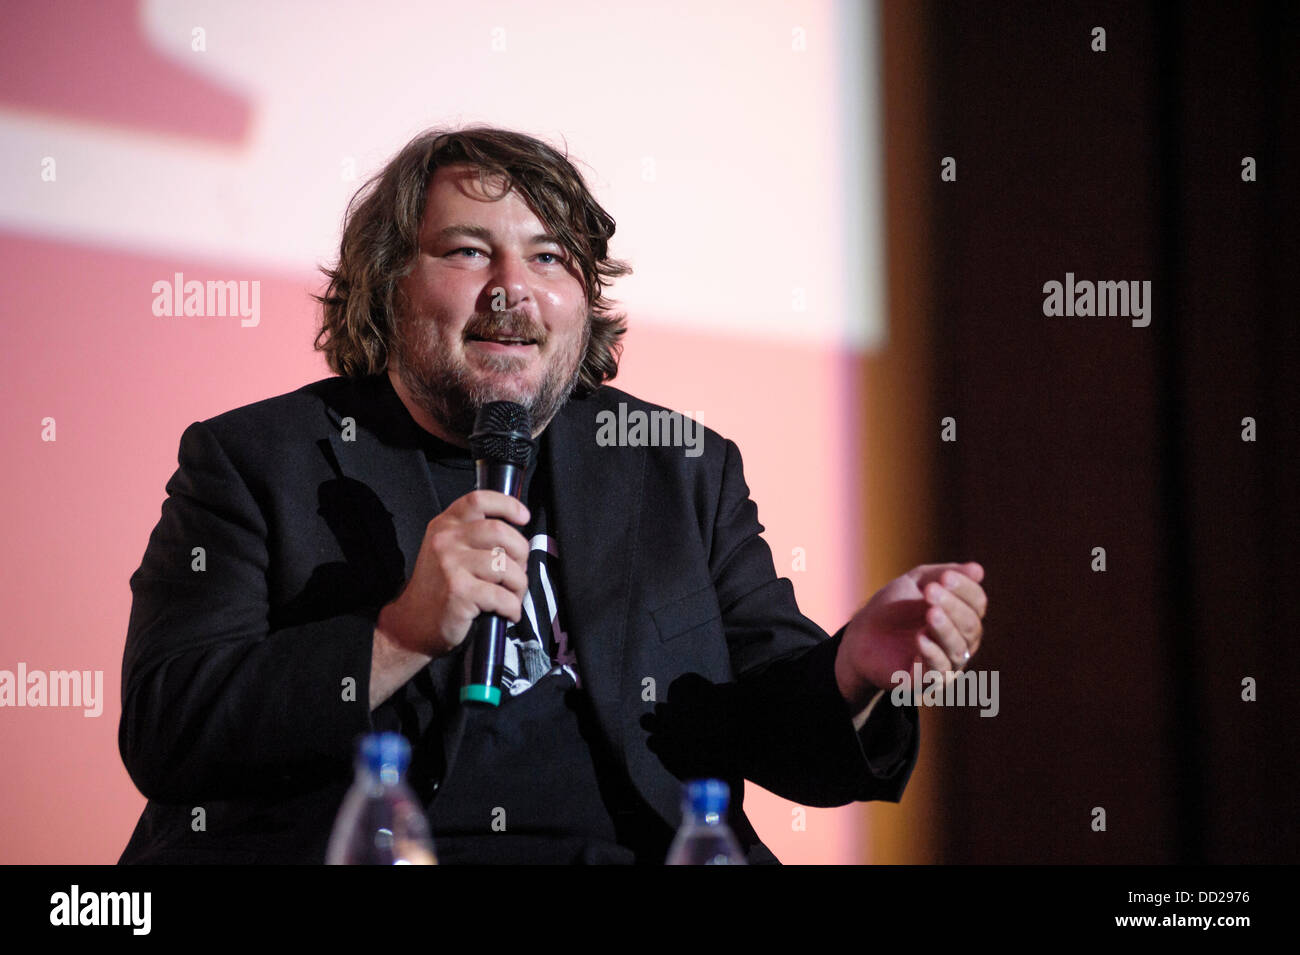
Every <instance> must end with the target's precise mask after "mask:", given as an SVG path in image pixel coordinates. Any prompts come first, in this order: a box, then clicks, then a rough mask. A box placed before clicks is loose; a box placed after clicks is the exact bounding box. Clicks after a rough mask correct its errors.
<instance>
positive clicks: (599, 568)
mask: <svg viewBox="0 0 1300 955" xmlns="http://www.w3.org/2000/svg"><path fill="white" fill-rule="evenodd" d="M600 406H601V403H600V402H599V401H597V400H596V399H595V397H594V396H593V397H591V398H587V399H577V400H570V401H569V402H567V403H566V404H565V405H564V407H563V408H562V409H561V410H560V412H559V413H558V414H557V415H556V416H555V418H554V419H552V421H551V424H550V425H549V426H548V428H547V432H548V435H549V440H548V441H547V454H548V457H549V461H548V463H549V465H550V472H551V482H552V488H553V494H552V497H553V499H554V500H553V502H552V506H553V512H554V522H553V525H552V526H553V527H554V531H553V533H554V536H555V538H556V540H557V541H558V544H559V548H560V573H561V575H562V578H561V579H562V586H561V588H560V590H561V593H562V596H561V597H560V598H558V599H559V600H560V603H561V607H560V612H561V613H562V614H563V615H564V616H563V617H562V618H561V619H562V621H563V623H564V625H565V627H566V629H567V631H568V633H569V636H570V638H571V640H572V643H573V647H574V653H575V654H576V656H577V658H578V668H579V673H580V675H581V677H582V680H583V684H584V687H585V689H586V691H587V694H588V695H589V697H590V698H591V701H592V704H593V707H594V709H595V712H596V718H597V721H598V722H599V723H600V725H601V727H602V729H603V730H604V731H605V736H606V738H607V739H608V740H609V742H610V743H611V744H612V745H613V747H614V749H615V751H616V754H617V756H618V758H619V760H620V761H623V762H624V763H626V753H625V740H624V738H623V719H622V716H623V707H624V704H625V700H624V699H623V696H624V693H625V692H627V691H626V690H625V689H624V687H623V679H622V671H623V647H624V643H625V641H626V639H627V633H626V627H627V615H628V595H629V591H630V584H631V574H632V568H633V566H634V564H635V558H636V537H637V535H636V533H635V530H636V527H637V521H638V520H639V519H640V512H641V491H642V483H643V477H644V475H643V468H644V463H645V455H644V454H642V453H639V452H638V451H637V450H635V449H627V448H618V447H600V446H598V445H597V444H596V433H597V426H596V413H597V412H598V411H599V410H601V407H600Z"/></svg>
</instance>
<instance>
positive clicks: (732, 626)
mask: <svg viewBox="0 0 1300 955" xmlns="http://www.w3.org/2000/svg"><path fill="white" fill-rule="evenodd" d="M725 448H726V453H725V461H724V466H723V475H722V487H721V492H720V496H719V499H718V506H717V511H716V522H715V527H714V537H713V546H712V548H711V554H710V571H711V573H712V574H713V579H714V586H715V589H716V591H717V595H718V604H719V608H720V609H721V611H722V618H723V626H724V629H725V632H726V637H727V643H728V648H729V651H730V655H731V660H732V669H733V671H734V672H735V674H736V685H735V688H734V691H735V693H736V705H735V710H734V712H735V713H736V721H737V725H736V726H734V727H733V739H735V740H738V741H739V745H740V750H741V753H740V755H741V761H742V765H741V768H742V771H743V773H744V776H745V778H747V779H750V780H752V781H753V782H755V783H758V784H759V785H760V786H762V787H764V788H765V789H768V790H770V791H772V792H774V793H776V794H778V795H780V796H783V797H785V798H787V799H791V800H794V801H796V802H799V803H803V804H805V805H809V806H841V805H845V804H847V803H850V802H853V801H856V800H865V799H883V800H888V801H891V802H897V801H898V799H899V798H900V797H901V795H902V792H903V788H904V787H905V786H906V784H907V780H908V778H909V776H910V775H911V772H912V768H913V766H914V765H915V762H916V756H917V752H918V747H919V744H920V728H919V721H918V719H917V712H916V709H915V707H913V706H898V705H895V704H893V703H892V702H891V700H890V699H889V696H888V694H887V695H886V696H885V697H884V698H883V699H881V700H880V701H879V703H877V705H876V707H875V709H874V710H873V711H872V713H871V715H870V717H868V719H867V721H866V723H865V724H864V725H863V727H862V729H861V730H855V729H854V728H853V716H854V714H853V713H852V712H850V707H849V704H848V703H847V702H846V701H845V700H844V698H843V697H842V696H841V695H840V693H839V688H838V686H837V684H836V681H835V672H834V665H835V655H836V652H837V651H838V649H839V645H840V642H841V640H842V639H843V636H844V629H843V628H841V629H840V630H839V631H838V632H837V633H836V634H835V635H834V636H833V637H828V636H827V635H826V632H825V631H824V630H822V629H821V628H820V627H818V626H817V624H815V623H813V622H812V621H811V620H809V619H808V618H807V617H805V616H804V615H803V614H802V613H800V611H799V607H798V605H797V603H796V601H795V595H794V587H793V586H792V585H791V583H790V581H789V580H788V579H786V578H778V577H777V576H776V570H775V567H774V565H773V562H772V554H771V550H770V549H769V548H768V546H767V543H766V542H765V541H764V540H763V538H762V537H761V536H760V534H761V532H762V530H763V526H762V525H761V524H760V523H759V521H758V509H757V507H756V506H755V504H754V502H753V501H752V500H751V499H750V496H749V488H748V486H747V485H746V483H745V479H744V473H743V466H742V463H741V458H740V451H739V449H738V448H737V447H736V445H735V444H734V443H733V442H731V441H730V440H728V441H726V444H725Z"/></svg>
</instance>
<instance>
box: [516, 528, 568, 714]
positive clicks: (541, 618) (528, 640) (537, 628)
mask: <svg viewBox="0 0 1300 955" xmlns="http://www.w3.org/2000/svg"><path fill="white" fill-rule="evenodd" d="M559 559H560V549H559V545H558V544H557V543H556V541H555V538H554V537H551V536H550V535H549V534H545V533H540V534H535V535H533V538H532V539H531V540H530V541H529V542H528V592H527V593H526V594H524V612H523V616H521V617H520V618H519V622H518V623H517V624H510V625H509V626H508V627H507V628H506V653H505V668H504V673H503V675H502V678H501V687H502V689H504V690H505V691H506V692H507V693H509V694H510V695H511V696H518V695H519V694H520V693H522V692H524V690H527V689H528V688H529V687H531V686H533V685H535V684H536V683H537V681H538V680H540V679H541V678H542V677H544V676H546V675H547V674H548V673H552V672H554V671H557V670H562V671H565V672H567V673H568V674H569V676H570V677H572V678H573V682H574V684H575V685H579V686H580V685H581V682H580V681H579V679H578V671H577V659H576V658H575V657H574V655H573V651H572V649H571V648H570V646H569V635H568V634H567V633H566V632H565V631H564V627H563V626H561V623H560V617H559V603H558V601H556V599H555V588H554V586H553V585H552V583H551V581H552V579H558V566H559Z"/></svg>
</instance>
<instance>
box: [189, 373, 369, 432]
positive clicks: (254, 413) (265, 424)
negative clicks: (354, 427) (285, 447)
mask: <svg viewBox="0 0 1300 955" xmlns="http://www.w3.org/2000/svg"><path fill="white" fill-rule="evenodd" d="M381 385H382V382H381V381H380V379H379V376H371V377H366V378H343V377H339V376H334V377H330V378H322V379H320V380H319V381H313V382H311V383H309V384H306V385H303V386H302V387H300V388H295V389H294V390H293V391H288V392H285V393H284V394H280V395H275V396H273V397H270V398H262V399H260V400H258V401H254V402H251V403H250V404H246V405H241V406H240V407H238V408H232V409H231V410H229V411H224V412H222V413H221V414H218V415H214V416H213V417H211V418H206V419H204V420H203V421H201V422H199V424H200V425H201V426H202V427H204V428H205V429H207V430H208V431H210V432H211V433H212V434H214V435H215V436H216V437H217V438H218V440H220V441H221V442H222V443H223V444H225V443H226V442H227V441H229V442H233V443H236V444H238V443H241V442H244V441H248V440H258V441H266V440H268V439H275V438H288V437H290V436H291V435H302V434H305V433H306V434H312V435H314V436H319V435H320V434H322V433H324V432H325V430H326V429H327V428H330V427H335V428H337V427H338V425H339V422H340V421H342V419H343V418H345V417H348V416H350V415H351V416H355V415H358V414H362V413H364V412H365V411H367V410H368V409H370V408H372V407H374V405H375V403H376V402H377V401H378V400H379V399H380V395H381V387H380V386H381Z"/></svg>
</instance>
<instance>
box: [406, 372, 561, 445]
mask: <svg viewBox="0 0 1300 955" xmlns="http://www.w3.org/2000/svg"><path fill="white" fill-rule="evenodd" d="M387 374H388V380H389V381H390V382H392V384H393V390H394V391H395V392H397V397H398V398H400V399H401V401H402V405H403V406H404V407H405V408H406V411H407V413H408V414H410V416H411V418H412V419H414V421H415V423H416V424H418V425H419V426H420V427H421V428H423V429H424V430H425V431H427V432H429V434H431V435H433V436H434V437H435V438H441V439H442V440H443V441H446V442H447V443H448V444H454V445H455V446H456V447H458V448H468V447H469V436H468V435H460V434H456V433H455V432H453V431H452V430H451V429H450V428H448V427H446V426H445V425H444V424H443V423H442V422H441V421H439V420H438V419H437V418H435V417H434V416H433V415H431V414H429V412H428V411H426V410H425V409H424V408H422V407H420V405H419V404H417V403H416V401H415V400H414V399H413V398H412V397H411V393H410V392H409V391H408V390H407V389H406V385H405V384H403V383H402V376H401V375H399V374H398V373H397V367H396V365H395V364H393V363H392V362H390V363H389V365H388V372H387ZM548 424H550V422H549V421H542V422H540V423H539V422H536V421H534V422H533V437H534V438H536V437H538V436H539V435H540V434H541V433H542V432H543V431H545V430H546V426H547V425H548Z"/></svg>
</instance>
